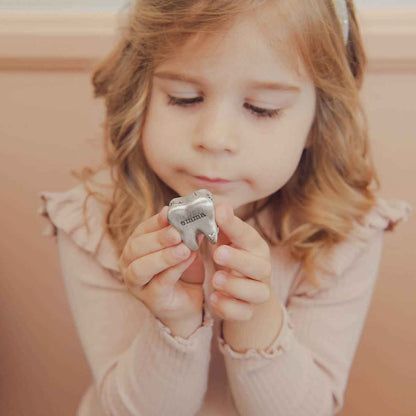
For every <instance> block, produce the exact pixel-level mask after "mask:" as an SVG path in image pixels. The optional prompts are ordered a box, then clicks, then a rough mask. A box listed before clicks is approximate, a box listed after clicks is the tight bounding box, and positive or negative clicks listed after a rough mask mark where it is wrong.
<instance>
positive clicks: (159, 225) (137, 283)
mask: <svg viewBox="0 0 416 416" xmlns="http://www.w3.org/2000/svg"><path fill="white" fill-rule="evenodd" d="M167 212H168V207H167V206H166V205H165V206H164V207H163V208H162V210H161V211H160V212H159V213H158V214H156V215H154V216H153V217H150V218H148V219H147V220H146V221H144V222H142V223H141V224H139V225H138V226H137V228H136V229H135V230H134V232H133V233H132V234H131V236H130V237H129V239H128V240H127V242H126V245H125V246H124V248H123V252H122V254H121V256H120V262H119V264H120V270H121V273H122V275H123V278H124V281H125V283H126V285H127V287H128V289H129V291H130V292H131V293H132V294H133V295H134V296H135V297H136V298H138V299H140V300H141V301H142V302H143V303H144V304H145V305H146V306H147V308H148V309H149V310H150V311H151V312H152V313H153V314H154V315H155V316H156V317H157V318H159V319H160V320H162V321H167V320H168V321H170V322H173V321H176V320H178V321H181V320H189V319H192V318H194V317H196V316H202V308H203V300H204V292H203V288H202V282H201V283H199V282H198V283H188V282H184V281H182V280H180V278H181V276H182V274H183V272H184V271H185V270H186V269H187V268H188V266H190V265H191V263H192V262H193V261H194V260H195V258H196V255H197V252H193V251H191V250H190V249H189V248H188V247H187V246H186V245H185V244H184V243H182V240H181V236H180V234H179V232H178V230H176V229H175V228H174V227H173V226H172V225H170V224H169V222H168V219H167ZM201 238H203V235H201V234H200V235H198V242H200V241H201ZM178 249H179V250H180V251H181V254H178V252H177V251H178Z"/></svg>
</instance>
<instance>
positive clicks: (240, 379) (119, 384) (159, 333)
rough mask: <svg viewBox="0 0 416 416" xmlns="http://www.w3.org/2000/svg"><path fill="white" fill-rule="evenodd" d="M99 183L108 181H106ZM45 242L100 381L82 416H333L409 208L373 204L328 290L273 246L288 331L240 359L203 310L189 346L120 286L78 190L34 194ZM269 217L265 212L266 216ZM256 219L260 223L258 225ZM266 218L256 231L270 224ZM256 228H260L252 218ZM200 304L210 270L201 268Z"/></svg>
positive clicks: (341, 253)
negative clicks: (395, 231) (385, 252)
mask: <svg viewBox="0 0 416 416" xmlns="http://www.w3.org/2000/svg"><path fill="white" fill-rule="evenodd" d="M97 178H103V179H102V180H104V181H105V180H106V178H108V176H107V174H106V173H100V174H99V175H98V176H97ZM39 196H40V200H41V206H40V210H39V211H38V213H39V214H41V215H43V216H44V217H45V218H47V219H48V223H47V228H46V229H45V230H44V234H46V235H48V236H53V237H54V238H55V241H56V242H57V247H58V253H59V259H60V264H61V268H62V277H63V279H64V283H65V287H66V290H67V294H68V299H69V303H70V307H71V311H72V314H73V318H74V321H75V325H76V328H77V331H78V334H79V337H80V340H81V343H82V346H83V348H84V351H85V355H86V358H87V361H88V363H89V365H90V368H91V372H92V376H93V382H92V383H91V385H90V388H89V389H88V390H87V391H86V393H85V394H84V396H83V398H82V400H81V402H80V404H79V407H78V411H77V416H105V415H108V416H110V415H111V416H133V415H135V416H196V415H197V416H233V415H234V416H238V415H240V416H271V415H276V416H277V415H282V416H329V415H334V414H336V413H337V412H339V411H340V410H341V408H342V406H343V400H344V392H345V389H346V386H347V381H348V375H349V371H350V368H351V365H352V362H353V358H354V354H355V351H356V349H357V346H358V343H359V340H360V337H361V334H362V329H363V326H364V323H365V319H366V316H367V312H368V309H369V305H370V301H371V298H372V294H373V289H374V286H375V283H376V280H377V275H378V268H379V263H380V258H381V254H382V245H383V234H384V231H385V230H386V229H388V228H389V226H394V225H395V223H397V222H398V221H400V220H405V221H407V219H408V213H409V212H410V211H411V210H413V206H411V205H410V204H409V203H408V202H406V201H403V200H390V201H387V200H384V199H382V198H379V199H378V204H377V205H376V206H375V207H374V208H373V210H372V211H371V212H370V213H369V214H368V216H367V220H366V224H365V226H363V227H359V228H358V226H357V232H359V233H360V235H362V236H364V237H365V242H364V243H359V242H358V240H355V239H354V238H351V239H350V240H349V241H347V242H345V243H341V244H340V245H338V246H337V248H336V249H335V250H334V251H333V252H332V255H331V256H330V257H326V258H324V259H322V265H324V267H329V268H331V269H332V270H333V274H332V275H331V274H330V273H329V272H324V271H322V273H321V274H320V278H321V280H322V282H323V286H322V288H321V289H316V288H314V286H312V285H311V284H309V283H308V282H305V281H304V280H303V279H302V277H303V273H302V271H301V269H300V264H299V263H298V262H296V261H293V260H292V259H291V258H289V256H288V255H287V253H286V252H285V251H283V250H282V249H281V248H280V249H279V248H275V247H271V253H272V266H273V273H272V285H273V289H274V290H275V293H276V294H277V296H278V298H279V300H280V302H281V306H282V309H283V313H284V320H283V326H282V329H281V331H280V333H279V334H278V336H277V338H276V339H275V341H274V343H273V344H272V346H271V347H270V348H269V349H268V350H265V351H259V350H255V349H250V350H248V351H247V352H246V353H244V354H242V353H238V352H236V351H234V350H233V349H232V348H231V347H230V346H229V345H227V344H226V343H225V342H224V339H223V338H222V337H221V334H220V331H219V329H220V327H219V324H220V318H219V317H217V315H215V313H213V311H212V310H211V307H210V303H209V302H207V303H205V318H204V322H203V325H202V326H201V327H200V328H198V329H197V330H196V331H195V332H194V333H193V334H192V335H191V336H190V337H189V338H188V339H183V338H181V337H178V336H172V334H171V332H170V330H169V328H167V327H166V326H165V325H163V323H162V322H161V321H160V320H158V319H157V318H155V317H154V315H153V314H152V313H151V312H150V311H149V310H148V309H147V307H146V306H145V305H144V304H143V303H142V302H141V301H140V300H138V299H137V298H135V297H134V296H133V295H132V294H131V293H130V292H129V291H128V290H127V289H126V287H125V286H124V285H123V283H122V281H121V274H120V271H119V267H118V259H117V256H116V254H115V249H114V247H113V246H112V244H111V242H110V241H109V240H108V237H107V236H106V235H105V234H104V232H103V231H104V230H103V228H102V226H101V224H102V222H101V220H102V218H103V217H102V216H103V212H104V205H102V204H101V203H99V202H97V201H96V200H95V199H94V198H92V197H90V198H89V199H88V202H87V212H86V213H87V220H88V225H89V227H90V233H88V232H87V228H86V226H85V224H84V222H83V216H82V202H83V201H84V198H85V196H86V192H85V190H84V189H83V187H82V185H77V186H75V187H73V188H71V189H69V190H66V191H63V192H49V191H43V192H40V193H39ZM265 212H266V210H264V211H263V213H265ZM260 218H263V220H264V221H266V220H265V219H264V217H262V215H260ZM263 220H261V221H263ZM248 223H250V224H251V225H252V226H254V221H253V220H252V219H250V220H248ZM203 261H204V268H205V276H208V278H207V279H205V281H204V285H203V287H204V292H205V296H206V297H208V296H209V295H210V293H211V292H212V291H213V288H212V283H211V279H210V277H211V276H212V275H213V273H214V271H215V269H214V265H213V263H212V260H210V259H209V258H204V259H203Z"/></svg>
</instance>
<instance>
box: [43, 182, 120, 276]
mask: <svg viewBox="0 0 416 416" xmlns="http://www.w3.org/2000/svg"><path fill="white" fill-rule="evenodd" d="M38 195H39V197H40V206H39V208H38V214H40V215H42V216H43V217H45V218H46V219H47V220H48V221H47V224H46V226H45V228H44V229H43V232H42V234H43V235H44V236H51V237H55V239H56V235H57V229H58V228H61V229H62V230H63V231H65V232H66V233H67V234H68V235H69V236H70V237H71V238H72V240H73V241H74V242H75V243H76V244H77V245H78V246H79V247H81V248H83V249H84V250H86V251H87V252H88V253H90V254H91V255H92V256H93V257H94V258H95V259H96V260H97V261H98V262H99V263H100V264H101V265H102V266H103V267H105V268H107V269H110V270H111V271H113V272H115V273H113V276H115V277H117V278H118V279H120V280H121V275H120V268H119V265H118V258H117V253H116V250H115V247H114V246H113V245H112V243H111V241H110V239H109V238H108V237H107V236H106V235H105V233H104V226H103V225H104V223H103V221H104V213H105V205H104V204H103V203H101V202H99V201H97V200H96V199H95V198H94V197H92V196H91V197H89V198H88V199H87V202H86V207H85V219H84V215H83V204H84V201H85V199H86V197H87V192H86V190H85V189H84V187H83V185H82V184H80V185H78V186H75V187H73V188H71V189H69V190H66V191H63V192H50V191H41V192H39V193H38Z"/></svg>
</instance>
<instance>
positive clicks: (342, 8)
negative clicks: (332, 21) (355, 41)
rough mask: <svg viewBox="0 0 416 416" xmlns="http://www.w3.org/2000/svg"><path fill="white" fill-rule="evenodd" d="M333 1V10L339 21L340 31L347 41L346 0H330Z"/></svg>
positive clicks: (348, 28) (348, 27)
mask: <svg viewBox="0 0 416 416" xmlns="http://www.w3.org/2000/svg"><path fill="white" fill-rule="evenodd" d="M332 1H333V2H334V6H335V11H336V13H337V16H338V19H339V21H340V23H341V27H342V33H343V35H344V42H345V43H347V41H348V32H349V30H350V25H349V20H348V9H347V0H332Z"/></svg>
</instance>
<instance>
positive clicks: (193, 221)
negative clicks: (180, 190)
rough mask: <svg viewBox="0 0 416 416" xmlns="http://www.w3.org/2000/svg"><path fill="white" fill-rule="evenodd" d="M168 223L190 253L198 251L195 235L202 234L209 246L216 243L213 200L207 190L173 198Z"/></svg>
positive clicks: (216, 231)
mask: <svg viewBox="0 0 416 416" xmlns="http://www.w3.org/2000/svg"><path fill="white" fill-rule="evenodd" d="M168 221H169V223H170V224H172V226H173V227H175V228H176V229H177V230H178V231H179V232H180V234H181V237H182V241H183V242H184V244H185V245H186V246H187V247H189V249H190V250H192V251H197V250H198V249H199V245H198V239H197V234H199V233H202V234H204V235H205V236H206V237H207V238H208V241H209V242H210V243H211V244H216V243H217V241H218V232H219V228H218V226H217V224H216V222H215V207H214V199H213V197H212V194H211V192H210V191H209V190H208V189H198V190H197V191H194V192H192V194H190V195H187V196H183V197H179V198H173V199H172V200H171V201H170V202H169V208H168Z"/></svg>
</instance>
